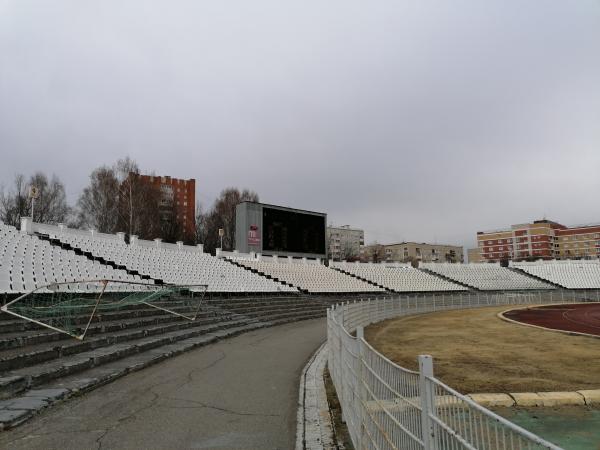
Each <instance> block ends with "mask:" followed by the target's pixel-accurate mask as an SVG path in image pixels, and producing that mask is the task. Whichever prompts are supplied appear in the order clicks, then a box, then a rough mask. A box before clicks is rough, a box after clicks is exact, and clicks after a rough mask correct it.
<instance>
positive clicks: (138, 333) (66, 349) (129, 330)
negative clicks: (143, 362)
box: [0, 316, 229, 373]
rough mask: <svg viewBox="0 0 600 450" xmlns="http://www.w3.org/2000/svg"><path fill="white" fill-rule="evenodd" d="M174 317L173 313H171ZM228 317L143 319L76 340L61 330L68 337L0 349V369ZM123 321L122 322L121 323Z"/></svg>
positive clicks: (11, 368)
mask: <svg viewBox="0 0 600 450" xmlns="http://www.w3.org/2000/svg"><path fill="white" fill-rule="evenodd" d="M173 317H176V316H173ZM227 319H229V316H226V317H213V318H200V319H197V320H195V321H188V320H185V319H182V318H181V317H176V320H169V321H167V322H166V323H161V322H146V323H135V324H133V326H131V327H125V326H124V327H121V328H119V331H112V332H110V333H108V332H107V333H103V334H102V335H97V336H94V337H87V336H86V339H85V340H83V341H78V340H75V339H73V338H71V337H68V336H67V335H64V334H62V333H60V334H61V335H62V336H64V337H66V338H67V339H63V340H61V341H58V342H56V343H55V345H48V343H39V344H36V345H30V346H26V347H20V348H13V349H10V350H7V351H4V352H1V353H0V355H1V358H0V373H4V372H7V371H10V370H16V369H20V368H23V367H28V366H31V365H34V364H39V363H41V362H45V361H50V360H53V359H57V358H60V357H63V356H68V355H74V354H77V353H81V352H84V351H88V350H93V349H96V348H101V347H104V346H107V345H111V344H115V343H118V342H126V341H128V340H132V339H139V338H142V337H145V336H153V335H157V334H161V333H166V332H170V331H176V330H182V329H187V328H191V327H195V326H200V325H202V324H210V323H217V322H219V321H222V320H227ZM124 325H125V324H124Z"/></svg>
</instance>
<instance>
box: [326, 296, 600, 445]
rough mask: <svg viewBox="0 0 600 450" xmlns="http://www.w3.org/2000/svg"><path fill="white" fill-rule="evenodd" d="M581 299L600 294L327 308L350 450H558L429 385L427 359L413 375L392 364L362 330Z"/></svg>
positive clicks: (435, 383)
mask: <svg viewBox="0 0 600 450" xmlns="http://www.w3.org/2000/svg"><path fill="white" fill-rule="evenodd" d="M582 301H594V302H595V301H600V291H592V292H589V291H588V292H575V291H553V292H527V293H493V294H492V293H462V294H445V295H431V294H428V295H423V296H410V297H409V296H402V297H387V298H375V299H367V300H361V301H355V302H352V303H343V304H339V305H336V306H333V307H332V308H330V309H329V310H328V312H327V342H328V348H329V355H328V356H329V362H328V364H329V371H330V373H331V378H332V381H333V384H334V386H335V388H336V391H337V395H338V398H339V400H340V404H341V407H342V415H343V417H344V420H345V422H346V424H347V426H348V431H349V434H350V437H351V439H352V442H353V444H354V446H355V448H357V449H403V450H404V449H407V450H413V449H415V450H417V449H419V450H420V449H426V450H430V449H435V450H442V449H443V450H445V449H450V450H454V449H485V450H500V449H502V450H503V449H511V450H521V449H559V448H560V447H557V446H556V445H554V444H551V443H549V442H546V441H544V440H543V439H541V438H539V437H537V436H535V435H534V434H532V433H530V432H528V431H526V430H524V429H522V428H520V427H518V426H517V425H515V424H513V423H511V422H509V421H508V420H506V419H504V418H502V417H500V416H498V415H496V414H494V413H493V412H491V411H489V410H487V409H485V408H483V407H481V406H480V405H478V404H477V403H475V402H473V401H472V400H471V399H469V398H468V397H465V396H464V395H461V394H460V393H458V392H457V391H455V390H454V389H452V388H451V387H449V386H447V385H445V384H444V383H442V382H441V381H440V380H438V379H436V378H435V377H434V376H433V364H432V361H431V357H429V356H420V357H419V371H418V372H415V371H412V370H408V369H405V368H403V367H401V366H399V365H397V364H395V363H393V362H391V361H390V360H389V359H387V358H386V357H385V356H383V355H382V354H380V353H379V352H377V351H376V350H375V349H374V348H373V347H371V345H369V343H368V342H367V341H366V340H365V339H364V336H363V327H364V326H366V325H368V324H371V323H374V322H379V321H381V320H385V319H388V318H392V317H398V316H406V315H412V314H419V313H425V312H434V311H440V310H450V309H464V308H477V307H486V306H494V305H523V304H525V305H526V304H542V303H567V302H582ZM354 332H356V336H353V334H352V333H354Z"/></svg>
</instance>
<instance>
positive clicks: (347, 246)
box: [340, 240, 360, 262]
mask: <svg viewBox="0 0 600 450" xmlns="http://www.w3.org/2000/svg"><path fill="white" fill-rule="evenodd" d="M359 256H360V255H359V252H358V250H357V248H356V246H355V245H352V242H350V241H348V240H346V241H344V242H343V244H342V248H341V250H340V258H341V259H342V260H346V261H349V262H352V261H357V260H358V259H359Z"/></svg>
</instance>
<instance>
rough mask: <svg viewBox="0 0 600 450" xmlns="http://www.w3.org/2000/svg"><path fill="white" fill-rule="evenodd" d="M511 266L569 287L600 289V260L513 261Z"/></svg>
mask: <svg viewBox="0 0 600 450" xmlns="http://www.w3.org/2000/svg"><path fill="white" fill-rule="evenodd" d="M511 266H512V267H514V268H516V269H519V270H522V271H523V272H525V273H528V274H530V275H533V276H535V277H538V278H542V279H544V280H547V281H549V282H551V283H554V284H557V285H559V286H562V287H564V288H567V289H600V260H578V261H571V260H561V261H533V262H513V263H511Z"/></svg>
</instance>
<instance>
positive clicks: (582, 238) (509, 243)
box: [477, 219, 600, 261]
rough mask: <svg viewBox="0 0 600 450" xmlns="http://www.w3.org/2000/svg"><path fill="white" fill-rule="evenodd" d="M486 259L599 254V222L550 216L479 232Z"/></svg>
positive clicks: (580, 257) (480, 251) (483, 254)
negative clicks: (564, 220)
mask: <svg viewBox="0 0 600 450" xmlns="http://www.w3.org/2000/svg"><path fill="white" fill-rule="evenodd" d="M477 248H478V250H479V253H480V255H481V259H482V260H483V261H500V260H503V259H506V260H514V261H522V260H527V259H582V258H583V259H592V258H600V224H595V225H581V226H572V227H568V226H565V225H561V224H560V223H557V222H553V221H551V220H546V219H543V220H535V221H533V223H525V224H518V225H512V226H511V227H510V229H504V230H494V231H479V232H477Z"/></svg>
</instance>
